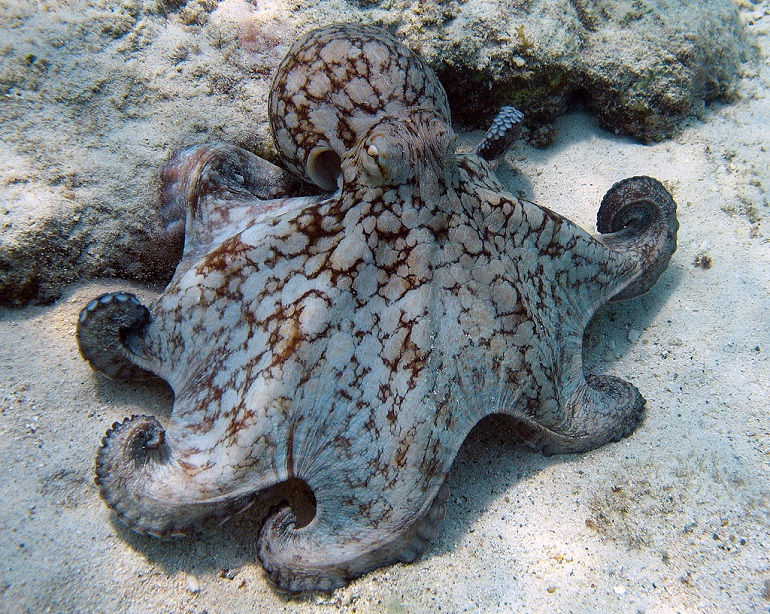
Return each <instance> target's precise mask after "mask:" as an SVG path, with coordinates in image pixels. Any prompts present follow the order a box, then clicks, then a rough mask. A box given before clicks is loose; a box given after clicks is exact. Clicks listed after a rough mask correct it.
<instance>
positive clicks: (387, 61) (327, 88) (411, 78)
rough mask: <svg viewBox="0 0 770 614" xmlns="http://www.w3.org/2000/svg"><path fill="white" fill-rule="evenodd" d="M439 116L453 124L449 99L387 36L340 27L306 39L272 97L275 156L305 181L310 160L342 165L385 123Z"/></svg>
mask: <svg viewBox="0 0 770 614" xmlns="http://www.w3.org/2000/svg"><path fill="white" fill-rule="evenodd" d="M415 107H422V108H425V109H433V110H434V111H435V112H436V113H437V114H438V115H439V116H440V117H441V118H442V119H443V120H444V121H446V123H447V124H449V123H450V113H449V103H448V101H447V97H446V92H445V91H444V88H443V86H442V85H441V83H440V82H439V80H438V78H437V77H436V75H435V74H434V73H433V71H432V70H431V69H430V68H428V66H426V65H425V64H424V63H423V61H422V60H421V59H420V58H419V57H418V56H416V55H415V54H414V53H412V52H411V51H410V50H409V49H407V48H406V47H404V45H402V44H401V43H400V42H399V41H398V40H397V39H396V38H394V37H393V36H391V35H390V34H389V33H388V32H387V31H385V30H382V29H380V28H377V27H374V26H366V25H361V24H340V25H335V26H331V27H326V28H320V29H317V30H313V31H311V32H308V33H307V34H306V35H304V36H303V37H302V38H300V39H299V40H298V41H297V42H296V43H295V44H294V45H293V46H292V48H291V49H290V50H289V53H288V54H287V56H286V58H285V59H284V60H283V62H282V63H281V64H280V66H279V67H278V71H277V73H276V75H275V78H274V80H273V85H272V88H271V90H270V101H269V116H270V126H271V129H272V131H273V137H274V139H275V144H276V148H277V149H278V151H279V153H280V154H281V157H282V158H283V160H284V162H285V163H286V165H287V166H288V167H289V168H290V169H291V170H292V171H293V172H294V173H296V174H297V175H299V176H300V177H302V178H304V179H305V180H306V181H311V182H312V181H313V179H311V177H310V176H309V175H308V173H307V164H308V160H309V157H310V154H311V152H313V151H316V152H317V151H318V148H322V149H323V148H328V149H329V150H330V151H331V152H333V153H334V154H336V155H337V156H338V157H339V158H340V159H341V158H342V156H343V155H344V154H345V152H347V151H349V150H350V149H352V147H353V146H354V145H355V144H356V142H357V141H358V140H359V139H360V138H361V137H362V136H363V135H364V134H365V133H366V132H367V131H368V130H369V128H371V126H373V125H374V124H375V123H377V122H378V121H379V120H380V119H381V118H382V117H383V116H384V115H389V116H393V117H401V116H403V115H405V114H406V112H407V110H408V109H411V108H415Z"/></svg>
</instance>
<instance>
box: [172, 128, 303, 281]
mask: <svg viewBox="0 0 770 614" xmlns="http://www.w3.org/2000/svg"><path fill="white" fill-rule="evenodd" d="M298 187H299V181H298V180H297V179H296V178H295V177H293V176H292V175H291V174H289V173H288V172H286V171H284V170H283V169H281V168H279V167H277V166H275V165H274V164H271V163H270V162H268V161H267V160H264V159H262V158H260V157H259V156H256V155H254V154H253V153H251V152H249V151H246V150H245V149H241V148H240V147H236V146H234V145H228V144H225V143H218V144H214V145H199V146H198V145H196V146H191V147H187V148H185V149H182V150H180V151H178V152H176V153H175V154H174V156H173V157H172V158H171V159H170V160H169V161H168V162H167V163H166V165H165V166H164V168H163V171H162V174H161V205H162V206H161V216H162V217H163V219H164V222H165V228H166V234H167V235H168V239H169V240H171V241H181V240H182V239H183V241H184V250H183V253H182V260H181V262H180V264H179V266H177V276H178V275H180V274H181V273H183V272H184V271H186V270H188V269H189V268H190V266H191V265H192V264H193V263H194V262H196V261H197V260H198V259H199V258H200V257H201V256H202V255H204V254H205V253H207V252H209V251H211V249H213V248H214V247H216V246H217V245H219V244H220V243H222V242H223V241H224V240H226V239H227V238H229V237H231V236H233V235H235V234H237V233H239V232H241V231H242V230H244V229H245V228H248V227H249V226H250V225H253V224H255V223H257V222H259V221H261V220H262V219H265V218H267V217H271V216H275V215H278V214H280V212H282V210H283V209H285V208H286V206H287V204H288V205H291V203H292V202H293V201H296V202H297V203H298V204H302V203H304V202H305V200H306V199H302V198H298V199H293V198H290V197H291V196H292V195H293V194H294V193H295V192H296V191H297V190H298Z"/></svg>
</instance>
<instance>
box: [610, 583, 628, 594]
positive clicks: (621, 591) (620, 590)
mask: <svg viewBox="0 0 770 614" xmlns="http://www.w3.org/2000/svg"><path fill="white" fill-rule="evenodd" d="M612 590H613V591H615V594H616V595H625V594H626V587H625V586H621V585H618V586H615V587H614V588H613V589H612Z"/></svg>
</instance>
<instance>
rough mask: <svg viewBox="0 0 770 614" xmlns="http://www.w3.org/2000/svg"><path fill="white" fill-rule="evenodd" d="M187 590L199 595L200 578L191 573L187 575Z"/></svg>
mask: <svg viewBox="0 0 770 614" xmlns="http://www.w3.org/2000/svg"><path fill="white" fill-rule="evenodd" d="M187 592H188V593H192V594H193V595H197V594H198V593H200V592H201V583H200V582H198V578H196V577H195V576H193V575H191V574H188V575H187Z"/></svg>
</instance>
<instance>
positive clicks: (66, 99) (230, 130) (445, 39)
mask: <svg viewBox="0 0 770 614" xmlns="http://www.w3.org/2000/svg"><path fill="white" fill-rule="evenodd" d="M5 4H6V6H5V8H4V9H3V13H2V15H0V20H2V21H3V23H2V24H0V25H2V27H0V97H1V98H2V104H0V142H2V147H3V151H4V155H3V156H0V302H1V303H3V304H10V305H19V304H22V303H24V302H27V301H30V300H34V301H40V302H46V301H50V300H53V299H55V298H56V297H57V296H58V295H59V292H60V290H61V288H62V287H63V286H64V285H65V284H66V283H68V282H70V281H72V280H75V279H82V278H87V277H129V278H134V279H140V280H159V281H165V279H166V278H168V276H170V274H171V272H172V270H173V267H174V261H175V258H176V257H177V256H178V253H179V247H180V246H174V245H166V244H164V243H163V242H162V241H160V240H159V239H158V238H157V237H159V236H163V233H162V232H161V231H162V228H163V220H162V218H161V216H160V214H159V212H158V194H157V190H158V185H159V176H158V173H159V169H160V167H161V166H162V164H163V162H164V161H165V160H167V159H168V158H169V157H170V155H171V153H172V152H173V151H174V150H175V149H178V148H180V147H183V146H186V145H191V144H195V143H203V142H210V141H215V140H222V141H227V142H230V143H233V144H235V145H239V146H241V147H244V148H246V149H249V150H251V151H254V152H256V153H259V154H261V155H265V156H267V157H268V158H271V159H275V153H274V151H273V149H272V142H271V138H270V136H269V134H268V130H267V112H266V100H267V91H268V89H269V85H270V79H271V75H272V71H273V70H274V68H275V67H276V66H277V64H278V61H279V59H280V58H281V57H282V55H283V54H284V53H285V52H286V51H287V49H288V47H289V45H290V44H291V43H292V42H293V41H294V40H295V39H296V38H297V36H299V35H300V34H301V33H302V32H304V31H306V30H308V29H310V28H311V27H315V26H317V25H323V24H328V23H332V22H339V21H366V22H371V23H376V24H379V25H382V26H385V27H387V28H388V29H389V30H391V31H392V32H394V33H395V34H397V35H398V36H399V37H401V38H402V39H403V40H404V41H405V42H406V44H407V45H408V46H409V47H411V48H412V49H414V50H416V51H418V52H419V53H421V54H422V55H423V57H424V58H425V59H426V60H427V61H428V63H429V64H430V65H431V66H432V67H433V68H434V69H435V70H436V72H437V73H438V75H439V77H440V78H441V80H442V82H443V83H444V85H445V87H446V89H447V91H448V94H449V99H450V104H451V106H452V113H453V118H454V121H455V124H456V125H457V126H458V127H467V128H476V127H481V126H482V125H483V124H485V123H486V122H487V121H488V120H489V119H490V118H491V116H492V115H493V114H494V113H495V112H496V111H497V110H498V109H499V107H500V106H501V105H503V104H512V105H515V106H517V107H519V108H520V109H522V110H523V111H524V113H525V115H526V125H527V127H528V129H529V132H528V134H529V138H530V140H531V141H533V142H535V143H540V144H545V143H547V142H548V141H549V140H550V139H551V138H552V136H553V130H552V128H551V122H552V121H553V120H554V118H556V117H557V116H558V115H559V114H560V113H562V112H564V110H565V109H566V108H567V107H568V106H569V104H570V103H571V102H572V101H576V100H577V101H580V102H582V103H584V104H585V105H587V106H588V108H589V109H591V110H592V111H593V112H594V113H595V114H596V116H597V117H598V118H599V121H600V122H601V123H602V124H603V125H604V126H606V127H608V128H609V129H612V130H615V131H618V132H622V133H626V134H631V135H634V136H636V137H638V138H640V139H642V140H658V139H662V138H665V137H667V136H669V135H671V134H672V133H673V132H674V131H675V130H676V129H677V126H679V125H680V123H681V121H682V120H683V119H684V118H685V117H687V116H688V115H689V114H691V113H692V112H693V111H698V110H699V109H701V108H702V107H703V105H704V104H707V103H708V102H709V101H712V100H718V99H730V97H731V96H732V93H733V87H734V82H735V78H736V76H737V75H738V74H740V71H741V61H742V60H743V59H744V57H745V56H746V54H747V49H748V43H747V41H746V38H745V35H744V31H743V27H742V25H741V21H740V18H739V15H738V11H737V9H736V7H735V5H734V4H733V2H731V1H730V0H704V1H703V2H697V3H692V2H686V1H684V0H671V1H668V2H662V1H661V2H658V1H656V0H651V1H646V0H594V1H589V0H571V1H570V0H531V1H527V0H467V1H464V2H438V1H431V0H429V1H426V2H411V1H406V0H385V1H382V2H379V1H372V0H359V1H353V0H350V1H349V2H347V3H346V2H341V1H333V0H318V1H317V2H313V3H307V2H300V1H297V0H295V1H293V2H278V1H277V0H265V1H260V2H259V3H253V2H249V1H248V0H223V1H222V2H219V3H217V2H214V1H213V0H191V1H189V2H185V1H184V0H122V2H116V3H107V2H103V1H101V0H81V3H80V4H74V3H71V4H68V5H66V6H64V7H63V6H62V5H61V3H58V2H50V1H47V0H43V1H42V2H37V3H29V2H26V1H24V0H15V1H14V0H11V1H10V2H6V3H5ZM148 246H154V249H148Z"/></svg>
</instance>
